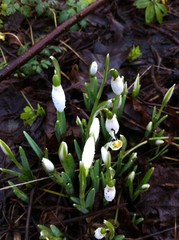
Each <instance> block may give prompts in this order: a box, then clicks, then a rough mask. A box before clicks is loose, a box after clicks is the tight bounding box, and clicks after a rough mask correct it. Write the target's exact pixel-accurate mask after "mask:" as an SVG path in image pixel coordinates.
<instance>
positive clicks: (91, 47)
mask: <svg viewBox="0 0 179 240" xmlns="http://www.w3.org/2000/svg"><path fill="white" fill-rule="evenodd" d="M169 6H170V12H171V15H169V16H168V17H166V19H165V22H164V24H163V25H161V26H158V25H157V26H155V25H154V26H153V25H151V26H148V27H146V25H145V24H144V19H143V16H142V14H141V13H139V12H138V11H136V9H134V7H133V6H132V4H131V1H125V2H121V1H111V2H110V3H108V4H107V6H104V7H101V8H100V9H98V10H96V11H95V12H94V13H93V14H91V15H89V17H88V18H87V20H88V26H87V27H86V28H85V29H82V30H81V31H78V32H66V33H64V34H63V35H62V36H61V37H60V38H59V39H56V40H55V41H54V44H56V45H58V47H60V48H63V47H64V45H63V44H61V43H59V42H60V41H59V40H62V39H63V40H64V41H65V42H66V43H67V44H68V45H69V46H70V48H71V49H73V50H74V51H71V50H70V48H68V47H66V46H65V47H64V48H66V49H65V52H63V54H62V55H59V56H58V60H59V62H60V65H61V68H62V71H63V72H64V73H65V75H66V76H68V79H66V81H64V89H65V91H66V94H67V101H68V103H69V104H68V107H67V116H68V117H67V120H68V119H70V121H69V120H68V131H67V133H66V134H65V136H64V140H65V141H67V142H68V143H69V145H70V146H71V149H70V150H71V151H74V149H73V147H72V139H74V138H77V139H80V138H81V135H80V131H79V129H77V128H76V125H75V120H76V116H77V115H78V116H80V117H85V118H88V113H86V112H85V111H84V109H83V108H84V104H83V98H82V92H83V90H84V86H83V84H84V82H85V81H87V79H88V69H89V65H90V63H91V62H92V61H94V60H95V61H97V63H98V65H99V71H100V72H103V66H104V59H105V55H106V53H110V64H111V67H114V68H117V69H119V72H120V74H121V75H124V76H125V79H126V80H127V82H128V86H130V85H131V84H132V83H133V80H134V78H135V77H136V75H137V73H140V74H141V75H142V79H141V84H142V88H141V89H142V90H141V94H140V96H139V99H137V100H134V101H133V100H132V99H131V98H128V99H127V105H126V108H125V111H124V116H123V117H122V120H121V131H122V132H123V131H124V132H125V135H126V133H127V135H126V136H128V137H129V139H130V140H129V141H130V144H131V145H133V144H135V141H136V139H137V138H140V136H141V135H142V133H143V132H144V129H145V127H146V125H147V123H148V121H149V119H150V115H151V112H152V108H153V106H158V107H159V104H160V103H161V99H162V97H163V95H164V93H165V92H166V90H167V89H168V88H169V87H171V86H172V85H173V84H174V83H175V84H176V90H175V92H174V95H173V96H172V99H171V101H170V106H168V107H167V108H166V109H165V112H166V113H167V114H168V115H169V118H168V119H167V121H166V122H165V127H166V129H167V135H168V136H170V137H171V140H172V137H173V136H178V134H179V119H178V115H177V114H176V111H178V109H179V91H178V89H179V87H178V86H179V84H178V83H179V80H178V76H179V69H178V56H179V51H178V45H177V41H176V39H178V38H179V35H178V23H179V20H178V11H179V7H178V5H177V1H173V2H172V3H170V5H169ZM16 18H17V19H18V29H16V28H14V27H13V26H14V24H13V19H12V18H10V19H9V21H8V24H7V25H6V28H7V30H8V29H9V30H10V29H12V28H13V30H14V31H16V32H18V31H19V28H21V29H23V30H21V35H23V32H24V30H25V29H26V27H27V26H26V25H25V24H24V21H22V18H21V16H16ZM33 24H34V25H35V24H36V19H34V23H33ZM38 24H41V25H42V26H44V27H45V24H46V23H43V21H42V22H41V23H38ZM16 27H17V26H16ZM38 30H39V28H38V27H37V32H35V34H38ZM40 33H41V32H40ZM25 37H27V36H25ZM14 43H15V42H14V41H12V39H11V38H10V39H9V41H8V45H6V44H4V46H3V49H5V50H6V51H5V52H6V54H7V57H8V59H11V60H12V58H13V56H14V55H16V54H17V53H16V50H17V49H16V48H17V46H15V45H16V43H15V44H14ZM134 45H139V46H140V48H141V51H142V56H141V57H140V59H139V60H137V61H135V62H132V63H130V62H128V60H127V57H128V54H129V51H130V49H131V48H132V47H133V46H134ZM9 52H11V53H12V54H8V53H9ZM78 56H80V58H79V57H78ZM18 76H19V77H18V78H17V79H14V78H12V77H11V78H10V79H7V80H5V81H2V82H1V83H0V138H2V139H3V140H4V141H6V142H7V143H8V145H9V146H10V148H11V149H13V150H14V152H16V153H17V149H18V145H19V144H21V145H22V146H23V147H24V148H25V149H26V151H27V153H28V154H29V156H30V157H31V162H30V163H31V165H32V167H33V169H35V170H34V171H37V172H38V174H39V178H40V177H42V176H43V172H42V170H41V169H40V166H39V164H38V163H37V162H38V160H37V159H36V158H35V156H34V155H32V153H30V148H29V147H28V145H27V143H26V141H25V139H24V138H23V133H22V130H24V129H25V130H27V131H28V132H29V134H30V135H31V136H32V137H33V138H34V139H35V140H36V141H37V142H38V144H40V145H41V147H42V148H43V147H48V148H49V152H50V154H52V156H51V157H52V158H53V157H54V158H55V156H54V151H55V149H57V147H58V146H57V143H56V140H55V135H54V130H53V126H54V122H55V109H54V107H53V105H52V102H51V95H50V94H51V77H52V70H51V69H49V70H47V71H45V72H44V73H43V74H40V76H39V75H36V74H34V75H31V76H28V77H27V78H23V77H21V76H20V75H18ZM64 78H65V77H64ZM109 85H110V82H107V85H106V87H105V92H104V96H103V98H105V97H107V95H110V94H112V93H111V90H110V87H109ZM20 91H23V93H24V94H25V95H26V97H27V98H28V100H30V102H31V103H32V104H36V103H39V102H40V103H41V104H42V105H43V106H44V107H45V109H46V117H45V118H43V119H40V120H37V121H36V122H35V123H34V124H33V126H32V127H31V128H27V126H24V125H23V122H22V120H20V118H19V116H20V113H21V112H22V111H23V108H24V107H25V106H26V102H25V100H24V98H23V97H22V95H21V93H20ZM131 136H132V137H131ZM171 142H172V141H171ZM168 144H169V146H170V150H169V153H168V154H167V156H168V158H167V157H166V158H160V159H158V160H157V161H156V162H155V163H154V166H155V172H154V175H153V177H152V179H151V181H150V184H151V188H150V189H149V190H148V191H147V192H146V193H143V194H142V195H141V196H140V198H139V199H138V200H137V202H136V203H134V204H132V203H131V204H129V203H128V204H127V199H126V196H125V193H122V195H121V201H120V204H117V202H115V203H114V204H109V206H108V207H106V208H103V209H101V206H102V204H101V197H102V193H101V192H99V193H98V195H97V197H96V205H95V206H94V210H95V211H94V212H93V213H91V214H87V215H80V214H79V213H78V212H77V211H76V210H75V209H74V208H72V207H71V205H70V204H69V202H68V201H67V200H66V199H65V198H59V197H58V196H55V195H53V194H49V193H48V192H47V193H44V191H43V189H49V190H50V189H53V190H54V189H56V187H55V186H54V184H53V183H51V182H49V181H48V180H45V181H44V182H43V185H41V184H39V183H38V182H37V185H36V188H35V190H34V191H35V192H33V191H32V192H31V198H32V199H33V204H32V205H29V206H28V209H30V208H31V214H30V216H28V217H29V219H30V223H29V226H28V228H29V236H28V237H29V239H37V236H38V231H37V229H36V223H37V222H38V223H39V222H40V223H41V224H44V225H49V224H54V225H55V224H56V225H58V226H60V227H62V228H63V229H64V230H65V229H66V230H67V229H68V235H67V237H68V238H69V239H92V238H93V237H92V235H90V234H91V233H86V226H87V225H88V226H91V228H92V229H93V228H95V227H96V223H97V222H100V221H101V219H104V218H106V217H107V218H110V216H111V215H112V214H114V213H115V211H116V208H117V209H119V219H118V221H119V228H117V229H116V232H117V233H119V234H121V233H123V234H125V236H126V239H138V240H139V239H156V240H160V239H161V240H162V239H165V240H166V239H168V240H170V239H178V237H179V232H178V226H179V224H178V218H179V190H178V189H179V170H178V166H179V165H178V160H179V153H178V148H177V147H175V146H172V145H170V141H169V142H168ZM145 151H146V152H145ZM147 151H148V150H147V149H145V148H143V149H142V150H140V154H139V156H141V157H139V165H140V167H141V170H142V169H143V168H145V167H147V166H148V163H147V158H146V155H145V154H146V153H147ZM143 156H144V157H143ZM169 156H170V157H169ZM170 158H171V159H170ZM172 159H175V160H172ZM8 164H9V161H8V160H7V159H5V158H4V157H3V155H2V154H0V166H1V167H6V166H7V165H8ZM0 181H1V186H6V182H7V177H5V175H4V174H1V180H0ZM117 186H118V191H121V188H122V186H123V183H122V182H120V181H119V182H118V184H117ZM57 191H59V189H57ZM0 194H1V195H0V203H1V205H0V207H1V217H0V219H1V220H0V224H1V228H0V236H1V237H2V239H13V237H15V235H18V234H19V235H21V236H25V231H26V214H27V209H25V207H24V205H22V203H20V202H19V201H18V200H17V199H15V198H14V196H13V195H12V193H11V192H10V191H9V192H8V194H7V193H4V192H2V191H0ZM136 211H137V214H138V215H142V216H143V217H144V219H145V220H144V222H143V223H142V224H140V225H139V226H135V225H134V224H133V223H132V222H131V215H132V214H133V212H136ZM18 217H20V219H18Z"/></svg>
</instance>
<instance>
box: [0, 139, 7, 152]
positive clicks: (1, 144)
mask: <svg viewBox="0 0 179 240" xmlns="http://www.w3.org/2000/svg"><path fill="white" fill-rule="evenodd" d="M5 147H6V148H9V147H8V146H7V144H6V143H5V142H3V141H2V140H1V139H0V148H1V150H2V152H3V153H4V154H5V155H6V156H8V152H7V151H6V149H5Z"/></svg>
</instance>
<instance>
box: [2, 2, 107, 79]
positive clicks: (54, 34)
mask: <svg viewBox="0 0 179 240" xmlns="http://www.w3.org/2000/svg"><path fill="white" fill-rule="evenodd" d="M107 1H108V0H97V1H96V2H95V3H93V4H91V5H89V6H88V7H87V8H85V9H84V10H82V11H81V12H80V13H78V14H76V15H75V16H73V17H71V18H70V19H68V20H67V21H65V22H64V23H62V24H61V25H59V26H58V27H57V28H55V29H54V30H53V31H51V32H50V33H49V34H47V35H46V36H45V37H44V38H43V39H41V40H40V41H39V42H37V43H36V44H35V45H33V46H32V47H31V48H30V49H29V50H28V51H27V52H25V53H24V54H23V55H21V56H20V57H18V58H17V59H16V60H14V61H13V62H12V63H11V64H10V65H9V66H7V67H5V68H4V69H3V70H2V71H0V81H2V80H5V78H6V77H7V76H8V75H10V74H11V73H12V72H14V71H15V70H17V69H18V68H19V67H21V66H23V65H24V64H25V63H27V61H29V60H30V59H31V58H33V57H34V56H35V55H37V54H38V53H39V52H40V51H41V50H42V49H44V48H45V47H46V46H47V45H48V44H49V43H50V42H51V41H52V40H54V39H55V38H57V37H58V36H59V35H60V34H61V33H63V32H64V31H66V30H67V29H69V28H70V27H71V26H73V25H74V24H75V23H77V22H79V21H80V20H81V19H83V18H85V17H86V16H87V15H88V14H90V13H92V12H94V11H95V10H96V9H97V8H99V7H100V6H102V5H103V4H104V3H106V2H107Z"/></svg>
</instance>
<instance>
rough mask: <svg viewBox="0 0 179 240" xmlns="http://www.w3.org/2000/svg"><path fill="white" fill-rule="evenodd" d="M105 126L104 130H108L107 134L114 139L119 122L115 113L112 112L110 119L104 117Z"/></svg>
mask: <svg viewBox="0 0 179 240" xmlns="http://www.w3.org/2000/svg"><path fill="white" fill-rule="evenodd" d="M105 127H106V130H107V131H108V133H109V135H110V136H111V137H112V138H113V139H115V138H116V137H115V135H116V134H117V133H118V131H119V123H118V120H117V117H116V114H114V115H113V117H112V118H111V119H109V118H106V122H105Z"/></svg>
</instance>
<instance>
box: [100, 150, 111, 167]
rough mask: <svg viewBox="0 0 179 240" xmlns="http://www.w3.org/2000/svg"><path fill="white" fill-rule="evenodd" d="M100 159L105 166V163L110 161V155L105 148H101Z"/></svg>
mask: <svg viewBox="0 0 179 240" xmlns="http://www.w3.org/2000/svg"><path fill="white" fill-rule="evenodd" d="M101 158H102V160H103V163H104V164H106V163H107V161H111V154H110V152H109V151H108V150H107V149H106V148H105V147H102V148H101Z"/></svg>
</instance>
